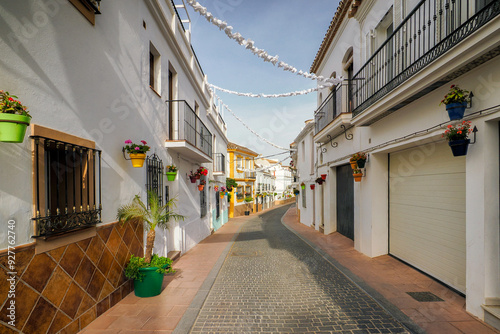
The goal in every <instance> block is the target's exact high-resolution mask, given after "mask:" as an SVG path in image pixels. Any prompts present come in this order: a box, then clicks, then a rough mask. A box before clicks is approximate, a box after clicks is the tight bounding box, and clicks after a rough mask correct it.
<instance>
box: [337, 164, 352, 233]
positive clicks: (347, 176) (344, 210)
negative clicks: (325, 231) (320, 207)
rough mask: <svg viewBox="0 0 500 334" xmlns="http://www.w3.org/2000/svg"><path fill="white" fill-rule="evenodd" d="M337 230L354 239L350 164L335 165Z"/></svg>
mask: <svg viewBox="0 0 500 334" xmlns="http://www.w3.org/2000/svg"><path fill="white" fill-rule="evenodd" d="M337 232H339V233H340V234H342V235H345V236H346V237H348V238H349V239H352V240H354V178H353V177H352V168H351V165H345V166H339V167H337Z"/></svg>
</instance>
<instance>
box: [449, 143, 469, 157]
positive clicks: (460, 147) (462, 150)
mask: <svg viewBox="0 0 500 334" xmlns="http://www.w3.org/2000/svg"><path fill="white" fill-rule="evenodd" d="M469 144H470V139H462V140H451V141H449V142H448V145H450V148H451V152H452V153H453V156H454V157H460V156H463V155H467V150H468V149H469Z"/></svg>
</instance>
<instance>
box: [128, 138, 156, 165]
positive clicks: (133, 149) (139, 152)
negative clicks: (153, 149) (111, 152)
mask: <svg viewBox="0 0 500 334" xmlns="http://www.w3.org/2000/svg"><path fill="white" fill-rule="evenodd" d="M141 143H142V145H139V144H134V143H133V142H132V141H131V140H130V139H128V140H126V141H125V144H127V145H125V147H124V148H123V150H124V151H125V152H127V153H128V154H129V156H130V160H131V161H132V166H133V167H136V168H140V167H142V166H143V165H144V160H146V152H147V151H149V149H150V147H149V146H148V145H147V144H148V143H146V141H145V140H141Z"/></svg>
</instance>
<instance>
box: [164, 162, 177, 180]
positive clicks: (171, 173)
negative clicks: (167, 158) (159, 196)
mask: <svg viewBox="0 0 500 334" xmlns="http://www.w3.org/2000/svg"><path fill="white" fill-rule="evenodd" d="M165 169H166V170H167V172H166V173H165V174H167V180H168V181H175V177H176V176H177V167H176V166H175V165H168V166H167V167H165Z"/></svg>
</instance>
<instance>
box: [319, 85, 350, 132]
mask: <svg viewBox="0 0 500 334" xmlns="http://www.w3.org/2000/svg"><path fill="white" fill-rule="evenodd" d="M347 94H348V82H347V80H344V81H342V82H341V83H340V84H338V85H337V86H336V87H334V89H332V91H331V93H330V94H329V95H328V96H327V98H326V99H325V100H324V101H323V102H322V103H321V105H320V106H319V108H318V109H317V110H316V112H315V113H314V126H315V131H314V134H315V141H317V142H322V141H324V140H325V139H326V138H327V136H334V135H336V134H338V133H340V132H342V131H343V130H342V127H341V126H342V125H343V126H348V125H350V120H351V113H350V110H349V107H350V106H349V104H348V101H349V99H348V95H347Z"/></svg>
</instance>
